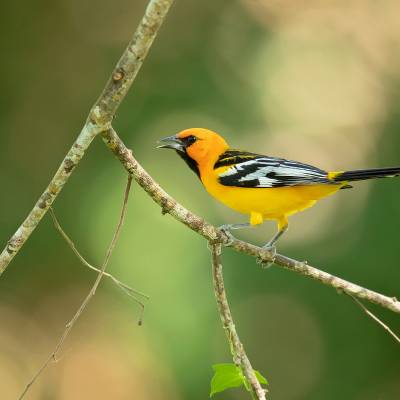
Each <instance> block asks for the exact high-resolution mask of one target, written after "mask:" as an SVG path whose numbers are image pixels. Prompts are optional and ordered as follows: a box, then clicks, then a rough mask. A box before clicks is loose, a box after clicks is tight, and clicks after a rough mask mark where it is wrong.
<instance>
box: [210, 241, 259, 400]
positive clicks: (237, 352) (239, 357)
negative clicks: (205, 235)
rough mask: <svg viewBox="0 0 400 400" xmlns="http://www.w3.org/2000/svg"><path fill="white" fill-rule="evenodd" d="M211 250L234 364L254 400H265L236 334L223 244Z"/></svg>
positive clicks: (214, 244)
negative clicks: (223, 264) (224, 268)
mask: <svg viewBox="0 0 400 400" xmlns="http://www.w3.org/2000/svg"><path fill="white" fill-rule="evenodd" d="M209 248H210V250H211V261H212V273H213V282H214V295H215V299H216V300H217V305H218V311H219V315H220V317H221V321H222V325H223V327H224V329H225V333H226V337H227V338H228V342H229V346H230V349H231V353H232V358H233V362H234V363H235V365H236V366H238V367H239V368H240V369H241V371H242V373H243V375H244V376H245V378H246V380H247V382H248V383H249V387H250V389H251V394H252V396H253V398H256V399H259V400H265V393H266V389H263V388H262V386H261V384H260V382H258V380H257V377H256V375H255V373H254V370H253V367H252V366H251V363H250V360H249V359H248V357H247V355H246V352H245V350H244V347H243V344H242V342H241V341H240V339H239V335H238V334H237V332H236V328H235V323H234V322H233V318H232V314H231V310H230V308H229V303H228V299H227V297H226V291H225V285H224V277H223V274H222V264H221V243H215V242H210V243H209Z"/></svg>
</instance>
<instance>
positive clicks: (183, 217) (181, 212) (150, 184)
mask: <svg viewBox="0 0 400 400" xmlns="http://www.w3.org/2000/svg"><path fill="white" fill-rule="evenodd" d="M102 135H103V140H104V142H105V143H106V145H107V146H108V147H109V149H110V150H111V151H112V152H113V153H114V154H115V155H116V156H117V158H118V159H119V160H120V162H121V163H122V165H123V166H124V168H125V169H126V170H127V171H128V172H129V173H130V174H132V175H133V177H134V179H135V180H136V182H137V183H138V184H139V185H140V186H141V187H142V188H143V189H144V190H145V191H146V192H147V193H148V194H149V196H150V197H151V198H152V199H153V200H154V201H155V202H156V203H157V204H158V205H159V206H160V207H161V209H162V211H163V213H164V214H165V213H169V214H171V216H172V217H174V218H175V219H176V220H177V221H179V222H181V223H183V224H184V225H186V226H187V227H189V228H190V229H192V230H193V231H195V232H197V233H199V234H200V235H202V236H203V237H204V238H205V239H207V240H208V241H212V242H214V241H219V242H220V243H222V244H226V245H229V246H230V247H231V248H232V249H234V250H235V251H237V252H240V253H245V254H248V255H250V256H253V257H260V258H261V259H262V260H265V261H273V262H274V263H275V264H276V265H277V266H279V267H283V268H285V269H288V270H289V271H294V272H297V273H299V274H301V275H304V276H307V277H309V278H312V279H314V280H316V281H318V282H321V283H323V284H325V285H328V286H330V287H332V288H334V289H336V290H337V291H338V292H339V293H340V292H344V293H346V294H349V295H352V296H354V297H357V298H359V299H361V300H367V301H369V302H371V303H374V304H377V305H379V306H381V307H383V308H386V309H388V310H391V311H393V312H395V313H400V301H398V300H397V299H396V298H395V297H389V296H385V295H383V294H380V293H377V292H374V291H372V290H369V289H366V288H364V287H362V286H359V285H356V284H354V283H352V282H349V281H346V280H344V279H341V278H338V277H337V276H334V275H331V274H329V273H327V272H325V271H322V270H320V269H318V268H314V267H312V266H310V265H308V264H307V262H303V261H297V260H293V259H291V258H289V257H286V256H284V255H281V254H276V255H275V256H274V257H273V255H272V254H271V253H270V252H268V251H267V250H263V249H262V248H260V247H258V246H254V245H252V244H250V243H247V242H244V241H242V240H237V239H234V240H231V239H228V238H227V237H226V236H225V235H224V234H223V233H222V232H221V231H219V230H218V229H217V228H216V227H215V226H213V225H211V224H209V223H208V222H207V221H205V220H204V219H202V218H200V217H199V216H197V215H195V214H193V213H192V212H191V211H189V210H188V209H186V208H185V207H183V206H182V204H180V203H178V202H177V201H176V200H175V199H174V198H173V197H171V196H170V195H169V194H168V193H167V192H166V191H165V190H164V189H163V188H162V187H161V186H160V185H159V184H158V183H157V182H156V181H155V180H154V179H153V178H152V177H151V176H150V175H149V174H148V173H147V172H146V171H145V169H144V168H143V167H142V166H141V165H140V164H139V163H138V161H137V160H136V159H135V158H134V157H133V155H132V152H131V151H130V150H128V148H127V147H126V146H125V144H124V143H123V142H122V140H121V139H120V137H119V136H118V135H117V133H116V132H115V131H114V130H113V129H112V128H111V129H109V130H108V131H105V132H103V133H102Z"/></svg>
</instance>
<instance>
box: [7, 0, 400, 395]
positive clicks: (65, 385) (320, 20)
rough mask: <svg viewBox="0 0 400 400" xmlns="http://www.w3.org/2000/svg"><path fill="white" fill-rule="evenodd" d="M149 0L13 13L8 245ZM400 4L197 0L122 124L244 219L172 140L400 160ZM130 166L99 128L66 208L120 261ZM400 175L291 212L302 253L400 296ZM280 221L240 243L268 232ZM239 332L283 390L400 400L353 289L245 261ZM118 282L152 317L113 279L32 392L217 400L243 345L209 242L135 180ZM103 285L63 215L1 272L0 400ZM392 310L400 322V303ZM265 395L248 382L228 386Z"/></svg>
mask: <svg viewBox="0 0 400 400" xmlns="http://www.w3.org/2000/svg"><path fill="white" fill-rule="evenodd" d="M145 4H146V2H145V1H143V0H141V1H135V2H132V1H128V0H118V1H115V2H108V1H103V0H100V1H99V0H97V1H93V0H88V1H85V2H81V1H77V0H68V1H67V0H63V1H59V2H52V1H45V0H42V1H40V0H39V1H35V2H23V4H22V3H20V2H4V3H3V4H2V6H1V13H2V17H3V18H2V24H1V25H0V32H1V34H0V49H1V63H0V89H1V96H0V103H1V105H0V131H1V134H0V138H1V147H0V183H1V202H0V205H1V208H0V242H1V243H2V246H3V245H5V243H6V241H7V239H8V238H9V237H10V236H11V234H12V233H13V232H14V231H15V229H16V227H17V226H18V225H19V224H20V223H21V222H22V220H23V218H24V217H25V216H26V214H27V213H28V211H29V210H30V209H31V207H32V205H33V204H34V202H35V201H36V200H37V198H38V196H39V195H40V193H41V192H42V190H43V189H44V187H45V186H46V185H47V183H48V182H49V180H50V178H51V177H52V175H53V173H54V172H55V170H56V168H57V167H58V165H59V163H60V161H61V160H62V158H63V156H64V154H65V153H66V152H67V150H68V148H69V147H70V145H71V144H72V142H73V140H74V139H75V137H76V136H77V134H78V132H79V131H80V128H81V127H82V125H83V123H84V120H85V118H86V115H87V113H88V110H89V108H90V106H91V105H92V104H93V102H94V100H95V99H96V98H97V96H98V94H99V93H100V91H101V89H102V87H103V86H104V84H105V81H106V79H107V77H108V75H109V73H110V71H111V70H112V67H113V65H114V64H115V62H116V61H117V59H118V58H119V56H120V54H121V52H122V50H123V49H124V47H125V45H126V43H127V42H128V40H129V39H130V37H131V35H132V33H133V31H134V29H135V28H136V25H137V23H138V21H139V20H140V18H141V16H142V14H143V10H144V7H145ZM399 14H400V3H399V2H398V1H395V0H382V1H379V2H376V1H367V0H363V1H361V0H347V1H340V0H335V1H330V2H326V1H322V0H308V1H289V0H241V1H239V0H235V1H222V0H212V1H201V2H200V1H196V0H187V1H177V2H176V4H175V5H174V7H173V8H172V10H171V12H170V15H169V16H168V19H167V20H166V22H165V25H164V26H163V28H162V30H161V32H160V35H159V37H158V38H157V40H156V42H155V44H154V46H153V48H152V50H151V53H150V55H149V56H148V58H147V59H146V61H145V64H144V66H143V68H142V70H141V72H140V73H139V76H138V78H137V80H136V82H135V83H134V86H133V88H132V90H131V92H130V93H129V96H128V97H127V99H126V100H125V101H124V103H123V105H122V106H121V108H120V110H119V112H118V115H117V118H116V119H115V124H114V125H115V127H116V129H117V131H118V132H119V133H120V135H121V136H122V138H123V139H124V141H125V142H126V143H127V145H129V147H131V148H132V149H133V151H134V154H135V155H136V156H137V158H138V159H139V160H140V162H141V163H142V164H143V165H144V166H145V168H146V169H147V170H148V171H149V172H150V173H151V174H152V175H153V176H154V177H155V179H157V180H158V181H159V182H160V183H161V184H162V185H163V186H164V188H165V189H166V190H167V191H168V192H169V193H170V194H171V195H173V196H174V197H175V198H177V199H178V200H179V201H180V202H182V203H183V204H184V205H185V206H186V207H188V208H189V209H191V210H193V211H194V212H196V213H197V214H199V215H201V216H203V217H205V218H206V219H207V220H209V221H211V222H213V223H215V224H216V225H220V224H223V223H227V222H240V221H244V220H245V218H244V217H242V216H240V215H237V214H234V213H233V212H230V211H229V210H227V209H225V208H224V207H223V206H220V205H218V204H217V203H216V202H215V201H214V200H212V199H211V198H209V197H208V195H207V194H206V193H205V191H204V190H203V188H202V187H201V185H200V183H199V182H198V180H197V178H196V177H195V176H194V174H193V173H192V172H191V171H190V170H189V169H187V168H186V166H185V165H184V164H183V163H182V161H181V160H180V159H178V157H176V156H175V155H174V154H173V153H172V152H168V151H164V152H162V151H156V150H155V148H154V147H155V142H156V140H157V139H158V138H160V137H164V136H167V135H171V134H174V133H175V132H177V131H179V130H181V129H184V128H187V127H193V126H201V127H208V128H211V129H214V130H216V131H219V132H220V133H222V134H223V135H224V136H225V137H226V138H227V140H228V141H229V142H230V143H231V144H232V146H234V147H239V148H240V147H243V148H245V149H247V150H253V151H258V152H265V153H266V154H271V155H277V156H282V157H287V158H292V159H296V160H300V161H304V162H309V163H314V164H316V165H318V166H320V167H322V168H326V169H333V170H337V169H339V170H341V169H356V168H362V167H383V166H392V165H399V164H400V151H399V150H400V135H399V129H400V112H399V110H400V106H399V104H400V72H399V71H400V68H399V67H400V24H399V23H398V16H399ZM125 180H126V176H125V172H124V170H123V169H122V168H121V166H120V164H119V163H118V162H117V161H116V160H115V159H114V157H113V156H112V155H111V154H110V153H109V151H108V150H107V148H106V147H105V146H104V145H103V144H102V143H101V140H96V141H95V142H94V143H93V145H92V146H91V147H90V149H89V151H88V153H87V155H86V157H85V158H84V160H83V161H82V163H81V164H80V165H79V167H78V168H77V170H76V171H75V172H74V174H73V176H72V177H71V179H70V181H69V183H68V185H67V186H66V187H65V189H64V190H63V192H62V194H61V195H60V196H59V198H58V199H57V202H56V204H55V211H56V213H57V215H58V217H59V219H60V221H61V224H62V226H63V227H64V229H65V230H66V231H67V233H68V234H69V235H70V236H71V237H72V239H73V240H74V241H75V243H76V244H77V246H78V248H79V249H80V250H81V252H82V253H83V254H84V255H85V257H87V259H88V260H89V262H91V263H93V264H97V265H99V264H100V262H101V260H102V257H103V256H104V253H105V249H106V246H107V243H108V242H109V240H110V239H111V236H112V231H113V227H114V226H115V223H116V221H117V219H118V214H119V209H120V205H121V200H122V194H123V190H124V185H125ZM399 223H400V181H395V180H390V179H388V180H382V181H374V182H364V183H359V184H357V185H356V188H355V189H353V190H347V191H343V192H341V193H339V194H338V195H337V196H336V197H332V198H329V199H326V200H324V201H323V202H321V203H319V204H318V205H317V206H316V207H314V208H313V209H312V210H308V211H306V212H304V213H303V214H302V215H298V216H295V217H293V218H292V219H291V229H290V231H289V233H288V234H287V235H286V236H285V238H284V239H283V240H282V242H280V245H279V248H280V251H281V252H284V253H285V254H288V255H290V256H292V257H295V258H298V259H301V260H303V259H304V260H308V261H309V262H310V263H311V264H313V265H316V266H318V267H321V268H322V269H325V270H327V271H329V272H331V273H333V274H336V275H339V276H341V277H344V278H347V279H349V280H351V281H354V282H356V283H359V284H362V285H365V286H367V287H369V288H372V289H375V290H377V291H381V292H383V293H386V294H389V295H399V294H400V265H399V256H398V254H399V227H398V226H399ZM273 229H274V227H273V226H272V224H266V225H265V226H263V227H261V228H257V229H255V230H254V231H253V232H248V231H246V232H245V231H243V232H242V233H240V237H242V238H244V239H246V240H249V241H252V242H255V243H259V244H262V243H263V242H265V240H266V238H268V237H269V236H270V235H271V234H272V232H273ZM223 258H224V265H225V279H226V286H227V290H228V295H229V297H230V301H231V304H232V311H233V314H234V317H235V318H236V322H237V328H238V330H239V334H240V335H241V338H242V340H243V342H244V343H245V345H246V347H247V350H248V354H249V356H250V358H251V360H252V362H253V365H254V367H255V368H257V369H259V370H260V371H261V372H262V373H263V374H264V375H265V376H266V377H267V378H268V379H269V381H270V392H271V398H273V399H276V400H277V399H279V400H302V399H307V400H319V399H324V400H331V399H332V400H333V399H338V398H340V399H351V400H358V399H363V400H369V399H371V400H377V399H380V400H392V399H398V398H400V377H399V371H400V357H399V355H400V348H399V345H398V344H396V343H395V341H394V340H393V338H392V337H390V336H389V335H388V334H387V333H386V332H385V331H384V330H383V329H382V328H381V327H379V326H378V325H377V324H375V323H374V322H372V320H370V319H369V318H368V317H367V316H366V315H365V314H364V313H363V311H362V310H361V309H360V308H359V307H358V306H357V305H356V304H355V303H354V302H353V301H352V300H351V299H350V298H347V297H345V296H343V295H338V294H337V293H336V292H335V291H334V290H332V289H330V288H327V287H324V286H322V285H320V284H318V283H315V282H313V281H310V280H308V279H307V278H304V277H302V276H298V275H295V274H293V273H291V272H288V271H284V270H282V269H279V268H277V267H272V268H270V269H268V270H262V269H261V268H259V266H258V265H256V264H255V261H254V259H252V258H249V257H247V256H244V255H240V254H237V253H234V252H232V251H231V250H229V249H227V250H226V251H224V257H223ZM110 272H112V273H113V274H115V276H117V277H118V278H120V279H122V280H123V281H125V282H126V283H128V284H130V285H131V286H133V287H135V288H136V289H138V290H140V291H143V292H145V293H147V294H148V295H149V296H150V298H151V299H150V301H149V302H147V303H146V310H145V316H144V324H143V326H142V327H139V326H138V325H137V320H138V317H139V313H140V309H139V307H138V306H137V304H135V303H134V302H132V301H131V299H129V298H128V297H127V296H125V295H124V294H123V293H122V292H121V291H120V290H118V289H117V288H116V287H115V286H114V285H113V284H112V282H110V281H108V280H107V279H105V280H104V282H103V283H102V285H101V288H100V290H99V291H98V293H97V294H96V297H95V298H94V300H93V301H92V302H91V304H90V306H89V307H88V309H87V311H86V312H85V314H84V315H83V316H82V318H81V319H80V321H79V323H78V324H77V325H76V327H75V328H74V330H73V332H72V334H71V336H70V337H69V339H68V340H67V342H66V344H65V346H64V350H63V355H62V357H61V360H60V362H59V363H58V364H56V365H51V366H50V367H49V368H48V369H47V370H46V371H45V372H44V374H43V376H42V377H41V378H40V379H39V381H38V382H37V384H36V385H35V386H34V387H33V388H32V390H31V391H30V393H29V395H28V396H27V399H32V400H39V399H40V400H45V399H57V400H64V399H69V400H70V399H97V400H101V399H115V400H125V399H152V400H161V399H193V400H196V399H205V398H207V397H208V393H209V382H210V379H211V376H212V369H211V365H212V364H214V363H219V362H229V361H230V354H229V349H228V346H227V344H226V341H225V337H224V332H223V330H222V328H221V324H220V320H219V316H218V314H217V311H216V306H215V302H214V298H213V292H212V282H211V271H210V262H209V252H208V250H207V248H206V245H205V242H204V240H203V239H201V238H200V237H199V236H198V235H196V234H194V233H193V232H191V231H189V230H188V229H186V228H184V227H183V226H182V225H180V224H179V223H177V222H175V221H174V220H173V219H172V218H171V217H170V216H162V215H161V212H160V209H159V207H158V206H156V205H155V204H154V203H153V202H152V201H151V200H150V199H149V198H148V197H147V195H146V194H144V193H143V191H142V190H141V189H139V188H138V187H137V186H136V185H134V187H133V191H132V196H131V199H130V201H129V210H128V215H127V220H126V224H125V227H124V229H123V232H122V236H121V239H120V241H119V243H118V245H117V248H116V250H115V253H114V255H113V258H112V261H111V264H110ZM94 279H95V275H94V273H93V272H91V271H89V270H87V269H85V267H83V266H82V265H81V264H80V263H79V261H78V260H77V259H76V257H75V256H74V255H73V253H72V251H71V250H70V249H69V248H68V246H67V245H66V243H65V242H64V241H63V240H62V239H61V237H60V236H59V234H58V233H57V232H56V231H55V229H54V227H53V225H52V223H51V220H50V217H49V216H46V218H45V219H44V220H43V222H42V223H41V224H40V226H39V227H38V229H37V230H36V231H35V232H34V234H33V235H32V237H31V238H30V240H29V241H28V243H27V244H26V245H25V246H24V248H23V249H22V251H21V252H20V254H18V256H17V257H16V258H15V259H14V261H13V262H12V264H11V265H10V267H9V269H8V270H7V272H6V273H5V274H4V275H3V276H2V277H1V279H0V321H1V322H0V324H1V329H0V398H1V399H4V400H8V399H15V398H16V397H17V394H18V393H19V392H20V391H21V390H22V388H23V387H24V385H25V384H26V382H27V380H28V379H29V378H30V377H31V376H32V375H33V373H34V372H35V371H36V370H37V368H38V367H39V366H40V365H41V364H42V362H43V361H44V360H45V358H46V357H47V356H48V354H49V353H50V352H51V350H52V349H53V347H54V345H55V343H56V341H57V340H58V337H59V335H60V334H61V332H62V330H63V327H64V325H65V323H66V322H67V321H68V320H69V319H70V317H71V316H72V314H73V313H74V311H75V310H76V309H77V307H78V305H79V304H80V302H81V300H82V299H83V297H84V296H85V295H86V293H87V291H88V289H89V287H90V285H91V284H92V282H93V280H94ZM372 309H373V310H374V311H375V312H376V313H377V314H378V315H379V316H380V317H381V318H382V319H384V321H385V322H387V323H388V324H389V325H390V326H391V327H392V328H393V329H394V330H397V332H399V330H400V320H399V317H398V316H397V315H393V314H392V313H389V312H385V311H384V310H381V309H377V308H374V307H372ZM217 396H218V398H221V399H245V398H248V397H247V394H246V393H245V392H243V391H241V390H237V389H236V390H231V391H228V392H226V393H224V394H221V395H217Z"/></svg>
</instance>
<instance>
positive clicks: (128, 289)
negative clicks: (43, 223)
mask: <svg viewBox="0 0 400 400" xmlns="http://www.w3.org/2000/svg"><path fill="white" fill-rule="evenodd" d="M50 215H51V218H52V219H53V223H54V227H55V228H56V229H57V231H58V232H59V233H60V235H61V236H62V238H63V239H64V240H65V241H66V242H67V244H68V246H69V247H70V248H71V249H72V251H73V252H74V253H75V255H76V256H77V257H78V259H79V261H80V262H81V263H82V264H83V265H84V266H86V267H88V268H90V269H91V270H92V271H96V272H98V273H101V270H100V269H98V268H97V267H95V266H93V265H92V264H90V263H89V262H87V261H86V259H85V258H84V257H83V256H82V254H81V253H80V252H79V250H78V249H77V248H76V246H75V243H74V242H73V241H72V240H71V238H70V237H69V236H68V235H67V234H66V233H65V231H64V229H63V228H62V227H61V225H60V223H59V221H58V219H57V217H56V215H55V213H54V210H53V208H52V207H50ZM103 275H104V276H105V277H107V278H110V279H111V280H112V281H113V282H114V283H115V284H116V285H117V286H118V287H119V288H120V289H121V290H122V291H123V292H124V293H125V294H126V295H127V296H129V297H130V298H132V299H133V300H134V301H135V302H136V303H138V304H139V306H140V307H141V312H140V316H139V319H138V325H142V321H143V313H144V303H143V302H142V301H141V300H139V299H138V298H137V296H140V297H142V298H144V299H146V300H149V296H147V295H146V294H144V293H142V292H139V291H138V290H135V289H133V288H131V287H130V286H128V285H127V284H125V283H124V282H121V281H120V280H119V279H117V278H116V277H115V276H114V275H111V274H109V273H108V272H103Z"/></svg>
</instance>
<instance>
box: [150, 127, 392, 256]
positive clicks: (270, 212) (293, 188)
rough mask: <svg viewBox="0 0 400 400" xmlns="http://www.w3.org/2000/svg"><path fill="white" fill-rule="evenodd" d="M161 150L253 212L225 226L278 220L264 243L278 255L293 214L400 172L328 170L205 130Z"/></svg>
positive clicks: (168, 141)
mask: <svg viewBox="0 0 400 400" xmlns="http://www.w3.org/2000/svg"><path fill="white" fill-rule="evenodd" d="M157 147H158V148H168V149H173V150H175V151H176V153H177V154H178V155H179V156H180V157H181V158H182V159H183V160H184V161H185V162H186V164H187V165H188V166H189V168H190V169H191V170H192V171H194V172H195V174H196V175H197V177H198V178H199V179H200V181H201V183H202V184H203V186H204V187H205V189H206V190H207V192H208V193H209V194H210V195H211V196H213V197H214V198H216V199H217V200H219V201H220V202H221V203H223V204H225V205H226V206H228V207H229V208H231V209H233V210H235V211H237V212H239V213H242V214H247V215H248V216H249V222H247V223H241V224H224V225H222V226H220V227H219V228H220V229H221V230H222V231H223V232H224V233H225V234H226V235H227V236H228V237H229V238H231V239H232V240H233V239H234V237H233V235H232V234H231V230H235V229H241V228H246V227H253V226H257V225H260V224H262V223H264V222H265V221H266V220H273V221H276V223H277V231H276V233H275V235H274V236H273V237H272V238H271V239H270V240H269V241H268V242H267V243H266V244H265V245H264V246H263V248H264V249H265V250H269V251H271V252H273V253H274V254H276V243H277V241H278V240H279V239H280V238H281V237H282V235H283V234H284V233H285V232H286V231H287V230H288V227H289V222H288V217H290V216H291V215H293V214H296V213H298V212H300V211H304V210H306V209H307V208H310V207H312V206H313V205H314V204H315V203H316V202H317V201H318V200H321V199H323V198H324V197H327V196H330V195H332V194H334V193H336V192H338V191H339V190H341V189H350V188H352V186H351V185H350V182H353V181H362V180H367V179H374V178H386V177H395V176H398V175H400V167H391V168H373V169H360V170H352V171H324V170H323V169H320V168H317V167H314V166H312V165H309V164H304V163H302V162H298V161H292V160H286V159H284V158H278V157H272V156H267V155H263V154H257V153H252V152H248V151H242V150H236V149H232V148H230V146H229V145H228V143H227V142H226V141H225V139H224V138H223V137H222V136H221V135H219V134H218V133H216V132H213V131H212V130H209V129H205V128H189V129H185V130H182V131H181V132H179V133H177V134H175V135H172V136H168V137H165V138H163V139H160V141H159V146H157Z"/></svg>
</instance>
